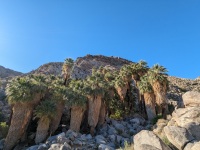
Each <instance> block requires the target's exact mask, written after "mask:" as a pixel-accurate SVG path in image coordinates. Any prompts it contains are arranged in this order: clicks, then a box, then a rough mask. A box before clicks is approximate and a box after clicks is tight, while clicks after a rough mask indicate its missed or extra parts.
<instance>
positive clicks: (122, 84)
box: [115, 65, 131, 101]
mask: <svg viewBox="0 0 200 150" xmlns="http://www.w3.org/2000/svg"><path fill="white" fill-rule="evenodd" d="M130 81H131V66H130V65H125V66H123V67H122V68H121V69H120V71H119V75H118V76H117V77H116V79H115V88H116V91H117V93H118V94H119V97H120V100H121V101H124V98H125V96H126V93H127V90H128V89H129V88H130V86H129V83H130Z"/></svg>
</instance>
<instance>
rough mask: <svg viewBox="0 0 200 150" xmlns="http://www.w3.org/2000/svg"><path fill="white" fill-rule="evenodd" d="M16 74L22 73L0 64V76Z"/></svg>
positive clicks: (5, 76)
mask: <svg viewBox="0 0 200 150" xmlns="http://www.w3.org/2000/svg"><path fill="white" fill-rule="evenodd" d="M18 75H22V73H21V72H18V71H14V70H11V69H8V68H5V67H3V66H0V78H7V77H14V76H18Z"/></svg>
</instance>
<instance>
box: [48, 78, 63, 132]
mask: <svg viewBox="0 0 200 150" xmlns="http://www.w3.org/2000/svg"><path fill="white" fill-rule="evenodd" d="M50 81H51V83H50V85H49V94H50V95H51V98H52V99H53V100H54V101H55V102H56V116H54V117H53V118H52V119H51V123H50V133H51V134H52V133H54V132H55V131H56V130H57V128H58V126H59V124H60V121H61V118H62V114H63V110H64V108H65V95H66V87H65V85H63V84H62V83H63V80H62V79H61V78H59V77H53V79H51V80H50Z"/></svg>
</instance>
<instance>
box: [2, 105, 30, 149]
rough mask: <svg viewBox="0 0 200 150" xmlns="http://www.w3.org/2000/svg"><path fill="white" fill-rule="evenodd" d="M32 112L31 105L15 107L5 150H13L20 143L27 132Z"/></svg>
mask: <svg viewBox="0 0 200 150" xmlns="http://www.w3.org/2000/svg"><path fill="white" fill-rule="evenodd" d="M32 112H33V109H32V106H31V105H25V104H22V103H18V104H15V105H14V107H13V114H12V120H11V125H10V127H9V130H8V134H7V137H6V140H5V146H4V150H11V149H12V148H13V147H14V146H15V145H16V144H17V143H18V142H19V141H20V139H21V138H22V136H23V134H24V133H25V132H26V128H27V126H28V123H29V120H30V119H29V118H31V117H30V116H32Z"/></svg>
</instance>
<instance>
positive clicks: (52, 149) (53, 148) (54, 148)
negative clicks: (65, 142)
mask: <svg viewBox="0 0 200 150" xmlns="http://www.w3.org/2000/svg"><path fill="white" fill-rule="evenodd" d="M61 146H62V145H61V144H52V145H51V147H50V148H49V149H48V150H59V149H60V148H61Z"/></svg>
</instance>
